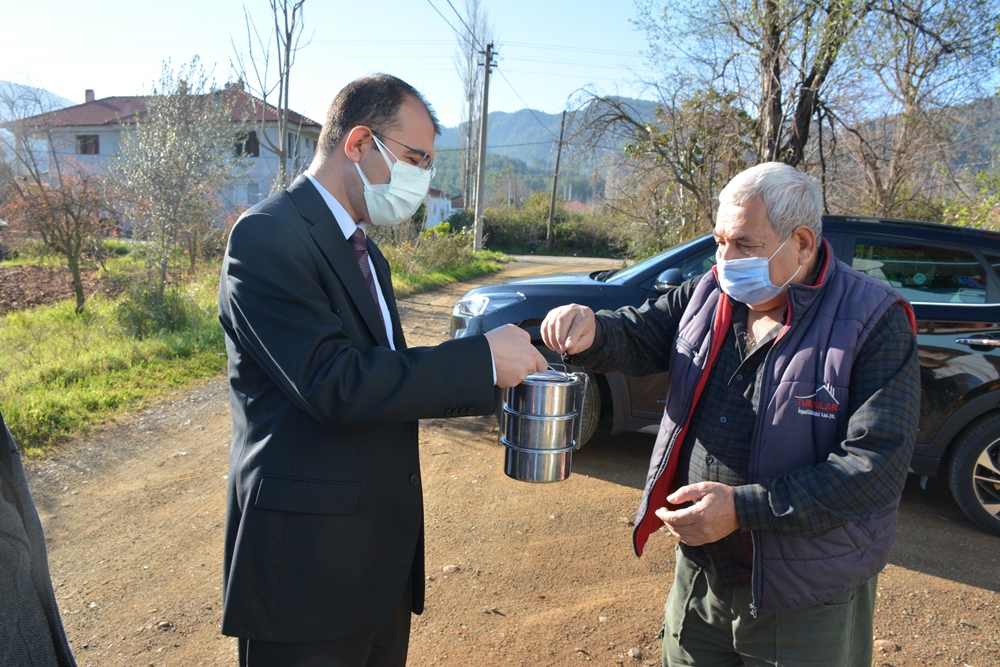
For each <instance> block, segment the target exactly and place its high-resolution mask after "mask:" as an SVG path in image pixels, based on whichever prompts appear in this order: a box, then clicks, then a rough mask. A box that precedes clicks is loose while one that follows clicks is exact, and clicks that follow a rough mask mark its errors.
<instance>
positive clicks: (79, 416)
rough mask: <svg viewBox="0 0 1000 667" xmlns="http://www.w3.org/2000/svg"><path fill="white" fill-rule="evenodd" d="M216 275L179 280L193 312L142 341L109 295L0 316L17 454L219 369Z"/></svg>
mask: <svg viewBox="0 0 1000 667" xmlns="http://www.w3.org/2000/svg"><path fill="white" fill-rule="evenodd" d="M217 282H218V278H217V276H216V275H215V274H214V272H213V273H209V272H207V271H206V273H205V274H204V275H203V276H201V277H200V279H199V280H197V281H195V282H193V283H192V284H190V285H189V286H187V288H186V289H187V291H188V293H189V295H190V296H191V297H192V299H193V300H194V301H195V302H196V303H197V304H198V310H199V317H198V318H197V321H194V322H192V323H191V326H190V327H189V328H188V329H186V330H184V331H180V332H175V333H161V334H159V335H157V336H153V337H149V338H147V339H145V340H136V339H134V338H132V337H131V336H129V335H128V334H127V333H126V332H124V331H123V330H122V329H121V327H120V326H119V324H118V323H117V320H116V318H115V313H114V310H115V301H114V300H110V299H105V298H103V297H101V296H95V297H92V298H91V299H90V300H89V301H88V303H87V310H86V311H85V312H84V313H83V314H82V315H79V316H78V315H76V314H75V312H74V309H73V305H74V304H73V301H72V300H67V301H62V302H59V303H57V304H51V305H47V306H40V307H38V308H33V309H30V310H24V311H18V312H13V313H9V314H8V315H7V316H6V317H4V318H2V319H0V349H3V350H4V354H3V355H0V405H2V406H3V414H4V419H5V421H6V422H7V425H8V427H9V428H10V430H11V432H12V433H14V434H15V438H16V439H17V441H18V442H19V443H20V444H21V446H22V447H23V448H24V450H25V453H26V454H27V455H28V456H38V455H41V454H44V453H45V451H46V450H47V449H48V448H50V447H52V446H53V445H55V444H58V443H59V442H62V441H64V440H66V439H68V438H69V437H71V436H73V435H76V434H78V433H80V432H81V431H84V430H85V429H86V428H87V427H88V426H90V425H92V424H95V423H98V422H100V421H101V420H104V419H107V418H110V417H113V416H115V415H117V414H121V413H124V412H129V411H133V410H137V409H139V408H142V407H143V406H145V405H148V404H149V403H150V402H151V401H154V400H156V399H158V398H161V397H163V396H165V395H166V394H167V393H168V392H170V391H171V390H173V389H176V388H178V387H182V386H185V385H188V384H190V383H192V382H195V381H198V380H202V379H204V378H207V377H211V376H214V375H218V374H220V373H221V372H222V371H223V370H224V368H225V348H224V345H223V335H222V329H221V328H220V327H219V324H218V320H217V318H216V314H215V294H216V285H217Z"/></svg>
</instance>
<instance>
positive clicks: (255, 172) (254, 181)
mask: <svg viewBox="0 0 1000 667" xmlns="http://www.w3.org/2000/svg"><path fill="white" fill-rule="evenodd" d="M226 92H227V93H228V94H232V95H236V96H237V97H236V100H235V103H234V105H233V113H232V121H233V123H234V124H241V125H242V124H246V123H249V122H252V121H257V123H256V125H255V127H256V128H257V129H254V130H250V131H246V130H241V131H239V133H240V134H241V136H238V137H236V139H235V140H234V143H233V150H234V151H242V152H243V153H244V154H245V156H246V158H247V160H248V165H249V168H248V170H247V172H246V173H247V176H246V180H245V181H244V182H243V183H240V184H238V185H237V186H236V188H235V189H234V190H233V191H230V192H227V193H226V194H225V197H226V199H227V200H228V203H229V204H232V205H234V206H239V205H243V206H245V205H250V204H255V203H257V202H258V201H260V200H261V199H263V198H264V197H266V196H267V194H268V191H269V189H270V186H271V183H272V182H273V181H274V177H275V175H276V174H277V173H278V156H277V154H275V153H273V152H272V151H270V150H268V148H267V144H266V142H265V141H262V140H261V138H260V137H258V136H257V132H258V131H259V128H260V120H261V116H262V115H263V127H264V130H263V131H264V132H265V133H266V134H267V136H268V138H270V139H271V140H272V141H273V143H274V144H277V143H278V140H277V131H278V110H277V109H276V108H275V107H274V106H271V105H270V104H268V105H266V106H265V105H264V103H263V102H262V101H261V100H260V99H258V98H256V97H253V96H251V95H249V94H248V93H246V92H245V91H244V90H243V89H242V88H241V87H239V86H238V85H230V86H228V87H227V88H226ZM85 99H86V101H85V102H84V103H83V104H78V105H76V106H72V107H66V108H64V109H59V110H57V111H51V112H49V113H45V114H40V115H38V116H33V117H32V118H29V119H26V120H25V123H26V124H28V125H29V126H32V125H33V126H34V127H36V128H45V131H46V133H48V134H49V135H50V137H51V140H50V145H49V150H50V151H51V153H52V154H54V155H58V156H71V157H72V158H73V159H72V162H73V163H75V164H76V165H78V166H79V167H84V168H86V167H94V168H95V169H103V168H104V167H105V166H106V165H107V162H108V160H109V159H110V158H111V157H112V156H114V155H115V154H117V152H118V146H119V143H120V140H121V133H122V130H123V129H125V128H127V127H128V126H129V125H130V124H132V123H137V122H139V123H141V122H142V120H143V118H144V117H145V116H146V98H145V97H142V96H135V97H105V98H102V99H96V97H95V95H94V91H93V90H87V91H86V98H85ZM321 129H322V126H321V125H320V124H319V123H317V122H316V121H314V120H312V119H310V118H306V117H305V116H303V115H301V114H299V113H296V112H294V111H289V114H288V138H287V143H286V146H287V149H286V150H288V155H289V160H288V171H289V173H290V174H291V175H294V174H297V173H299V172H301V171H303V170H304V169H305V168H306V167H307V166H309V163H310V162H311V161H312V157H313V153H314V152H315V151H316V142H317V141H318V140H319V133H320V130H321Z"/></svg>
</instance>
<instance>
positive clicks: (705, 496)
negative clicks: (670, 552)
mask: <svg viewBox="0 0 1000 667" xmlns="http://www.w3.org/2000/svg"><path fill="white" fill-rule="evenodd" d="M667 502H669V503H670V504H671V505H681V504H683V503H687V502H693V503H694V504H692V505H691V506H689V507H685V508H683V509H679V510H675V511H671V510H668V509H667V508H666V507H661V508H660V509H658V510H656V516H658V517H660V519H661V520H662V521H663V523H664V524H666V526H667V530H669V531H670V532H671V533H673V534H674V537H676V538H677V539H678V540H680V541H681V542H683V543H684V544H687V545H689V546H692V547H698V546H701V545H703V544H709V543H711V542H718V541H719V540H721V539H722V538H723V537H725V536H726V535H728V534H729V533H731V532H733V531H735V530H739V527H740V522H739V520H738V519H737V518H736V502H735V501H734V500H733V489H732V487H730V486H727V485H725V484H719V483H718V482H699V483H698V484H690V485H688V486H682V487H681V488H679V489H677V490H676V491H674V492H673V493H672V494H670V495H669V496H667Z"/></svg>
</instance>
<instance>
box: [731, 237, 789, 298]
mask: <svg viewBox="0 0 1000 667" xmlns="http://www.w3.org/2000/svg"><path fill="white" fill-rule="evenodd" d="M785 243H788V239H785V241H784V243H782V244H781V245H780V246H778V249H777V250H775V251H774V253H772V254H771V256H770V257H745V258H743V259H729V260H726V259H722V258H721V257H719V256H718V253H716V266H717V267H718V275H719V286H720V287H722V291H723V292H725V293H726V294H728V295H729V296H731V297H732V298H734V299H736V300H737V301H741V302H743V303H746V304H749V305H751V306H757V305H760V304H762V303H766V302H768V301H770V300H771V299H773V298H775V297H776V296H778V295H779V294H781V292H782V290H784V289H785V287H787V286H788V284H789V283H790V282H792V278H794V277H795V276H797V275H798V273H799V269H801V268H802V267H801V266H799V268H798V269H795V273H793V274H792V275H791V277H790V278H789V279H788V280H786V281H785V282H784V284H783V285H773V284H771V267H770V264H771V260H772V259H774V256H775V255H777V254H778V252H779V251H780V250H781V249H782V248H784V247H785Z"/></svg>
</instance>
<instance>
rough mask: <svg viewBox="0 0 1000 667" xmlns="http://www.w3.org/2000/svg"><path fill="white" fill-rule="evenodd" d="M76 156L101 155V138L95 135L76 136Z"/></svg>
mask: <svg viewBox="0 0 1000 667" xmlns="http://www.w3.org/2000/svg"><path fill="white" fill-rule="evenodd" d="M76 154H77V155H100V154H101V138H100V136H98V135H96V134H78V135H76Z"/></svg>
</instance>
